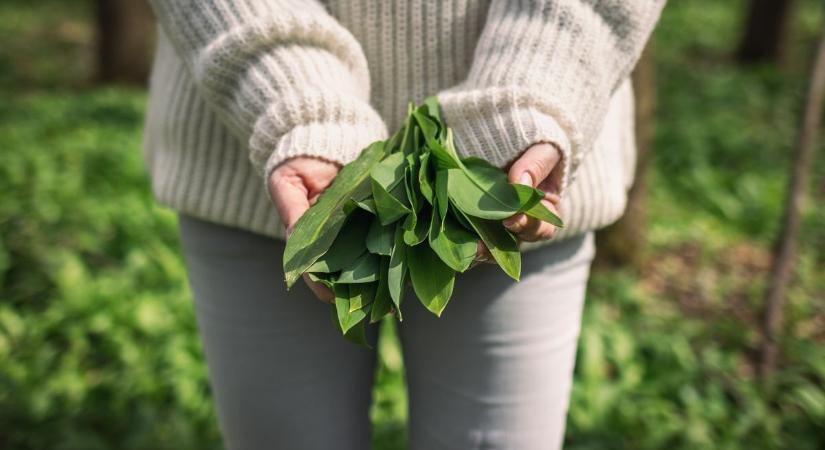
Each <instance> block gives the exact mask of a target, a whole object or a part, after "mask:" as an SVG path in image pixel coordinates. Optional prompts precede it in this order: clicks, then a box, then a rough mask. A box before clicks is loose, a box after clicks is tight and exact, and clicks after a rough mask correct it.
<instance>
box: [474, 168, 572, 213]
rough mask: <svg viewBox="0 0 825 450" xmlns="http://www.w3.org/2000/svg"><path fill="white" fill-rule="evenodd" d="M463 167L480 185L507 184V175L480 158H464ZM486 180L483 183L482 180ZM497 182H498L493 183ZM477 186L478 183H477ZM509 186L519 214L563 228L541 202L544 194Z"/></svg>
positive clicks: (516, 185) (514, 185) (513, 185)
mask: <svg viewBox="0 0 825 450" xmlns="http://www.w3.org/2000/svg"><path fill="white" fill-rule="evenodd" d="M463 162H464V166H465V167H466V168H467V169H468V170H469V173H470V176H471V177H472V178H473V179H474V180H475V181H477V182H479V183H482V185H483V184H484V183H491V182H497V183H504V182H508V183H509V181H508V179H507V175H506V174H505V173H504V172H503V171H501V170H499V169H498V168H496V167H495V166H493V165H492V164H490V163H489V162H487V161H486V160H483V159H481V158H476V157H469V158H464V160H463ZM485 178H486V179H487V181H485V180H484V179H485ZM494 180H498V181H494ZM477 184H478V183H477ZM509 184H510V186H512V187H513V189H514V190H515V191H516V196H517V197H518V202H519V212H523V213H525V214H527V215H528V216H530V217H535V218H536V219H539V220H542V221H545V222H548V223H551V224H553V225H555V226H557V227H563V226H564V223H563V222H562V220H561V219H560V218H559V216H557V215H555V214H553V212H552V211H550V210H549V209H547V207H545V206H544V205H543V204H542V203H541V200H542V199H543V198H544V192H542V191H540V190H538V189H536V188H534V187H531V186H525V185H523V184H512V183H509Z"/></svg>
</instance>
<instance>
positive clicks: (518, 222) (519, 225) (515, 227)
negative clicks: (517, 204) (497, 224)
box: [501, 213, 530, 234]
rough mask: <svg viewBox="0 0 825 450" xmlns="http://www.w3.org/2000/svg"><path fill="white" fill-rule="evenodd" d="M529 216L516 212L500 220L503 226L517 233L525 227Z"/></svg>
mask: <svg viewBox="0 0 825 450" xmlns="http://www.w3.org/2000/svg"><path fill="white" fill-rule="evenodd" d="M529 219H530V218H529V217H527V215H526V214H522V213H519V214H516V215H514V216H512V217H508V218H507V219H504V220H502V221H501V223H503V224H504V228H507V230H509V231H510V232H511V233H513V234H519V233H521V232H522V231H524V229H525V228H526V227H527V224H528V222H529Z"/></svg>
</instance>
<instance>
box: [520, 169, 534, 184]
mask: <svg viewBox="0 0 825 450" xmlns="http://www.w3.org/2000/svg"><path fill="white" fill-rule="evenodd" d="M518 182H519V184H524V185H527V186H531V187H532V186H533V177H532V176H530V174H529V173H527V172H524V173H523V174H521V178H519V180H518Z"/></svg>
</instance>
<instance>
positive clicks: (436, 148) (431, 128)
mask: <svg viewBox="0 0 825 450" xmlns="http://www.w3.org/2000/svg"><path fill="white" fill-rule="evenodd" d="M413 117H415V120H416V122H418V126H419V128H420V129H421V134H422V135H423V136H424V141H425V143H426V144H427V147H428V148H429V150H430V152H431V153H432V155H433V157H435V160H434V161H433V162H434V163H435V164H436V167H438V168H443V169H452V168H460V167H462V164H461V160H460V159H459V158H458V155H457V154H456V153H455V152H451V151H449V150H448V149H447V148H446V147H445V146H443V145H441V142H439V141H438V136H437V134H438V125H436V124H435V122H433V121H432V120H430V118H429V117H427V115H426V114H425V113H423V112H422V111H420V109H419V110H416V111H414V112H413Z"/></svg>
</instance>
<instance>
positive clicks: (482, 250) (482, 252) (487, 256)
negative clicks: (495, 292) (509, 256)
mask: <svg viewBox="0 0 825 450" xmlns="http://www.w3.org/2000/svg"><path fill="white" fill-rule="evenodd" d="M494 261H495V260H494V259H493V255H492V254H491V253H490V249H488V248H487V246H486V245H484V242H482V241H478V246H477V247H476V258H475V259H474V260H473V263H472V264H470V267H475V266H477V265H479V264H482V263H492V262H494Z"/></svg>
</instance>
